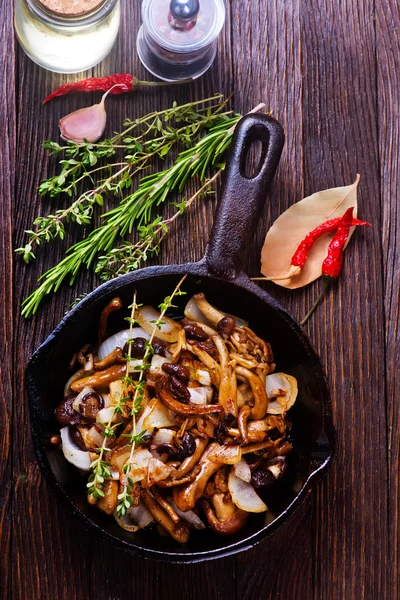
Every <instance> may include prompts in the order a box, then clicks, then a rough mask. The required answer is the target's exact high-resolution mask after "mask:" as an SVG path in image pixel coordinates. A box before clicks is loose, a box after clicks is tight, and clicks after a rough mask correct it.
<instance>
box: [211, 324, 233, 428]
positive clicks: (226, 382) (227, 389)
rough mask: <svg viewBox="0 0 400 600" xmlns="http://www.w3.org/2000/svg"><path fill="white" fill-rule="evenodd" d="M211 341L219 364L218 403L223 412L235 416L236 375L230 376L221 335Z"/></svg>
mask: <svg viewBox="0 0 400 600" xmlns="http://www.w3.org/2000/svg"><path fill="white" fill-rule="evenodd" d="M213 341H214V343H215V345H216V347H217V350H218V353H219V358H220V365H221V380H220V384H219V393H218V403H219V404H220V405H221V406H222V407H223V409H224V411H225V414H227V415H232V416H234V417H237V414H238V408H237V398H236V377H233V376H232V375H233V372H232V367H231V366H230V364H229V354H228V349H227V347H226V344H225V342H224V340H223V339H222V338H221V336H219V335H215V336H214V337H213Z"/></svg>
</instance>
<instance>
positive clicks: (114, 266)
mask: <svg viewBox="0 0 400 600" xmlns="http://www.w3.org/2000/svg"><path fill="white" fill-rule="evenodd" d="M221 173H222V170H221V169H220V170H219V171H217V172H216V173H215V175H213V177H211V178H210V179H208V180H207V181H206V182H205V183H204V185H202V186H201V188H200V189H199V190H197V192H196V193H195V194H193V196H191V198H189V199H188V200H183V201H182V202H180V203H179V204H178V203H174V205H175V206H176V207H177V208H178V210H177V211H176V212H175V213H174V214H173V215H172V217H170V218H168V219H162V217H160V216H158V217H157V218H156V219H154V221H153V222H152V223H149V224H148V225H141V226H139V227H138V231H139V241H138V242H136V243H133V242H130V241H126V242H123V243H122V244H120V245H119V246H118V247H117V248H112V249H111V250H110V251H109V252H108V253H107V254H105V255H104V256H100V258H99V260H98V262H97V265H96V268H95V272H96V273H97V274H98V275H99V276H100V279H101V280H102V281H108V280H109V279H113V278H114V277H119V276H120V275H125V274H126V273H130V272H131V271H135V270H136V269H139V268H140V267H141V266H142V265H143V263H145V262H146V261H147V260H148V258H150V257H152V256H157V255H158V254H159V252H160V246H161V242H162V241H163V239H164V238H165V237H166V236H167V235H168V232H169V228H170V226H171V225H172V223H173V222H174V221H176V220H177V219H178V218H179V217H181V216H182V215H183V213H184V212H185V211H186V210H187V209H188V208H189V207H190V206H191V205H192V204H193V203H194V202H195V201H196V200H197V199H198V198H199V197H202V196H203V197H204V196H207V195H208V194H210V193H212V191H211V190H210V186H211V184H212V183H214V181H216V180H217V179H218V177H219V176H220V175H221Z"/></svg>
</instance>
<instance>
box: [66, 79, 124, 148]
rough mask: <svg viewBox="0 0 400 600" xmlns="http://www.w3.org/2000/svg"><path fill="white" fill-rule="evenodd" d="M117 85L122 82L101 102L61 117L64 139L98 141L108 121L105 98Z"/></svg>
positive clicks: (78, 141) (79, 141) (68, 140)
mask: <svg viewBox="0 0 400 600" xmlns="http://www.w3.org/2000/svg"><path fill="white" fill-rule="evenodd" d="M115 87H120V84H118V85H114V86H113V87H112V88H111V89H109V90H108V91H107V92H106V93H105V94H104V95H103V97H102V99H101V101H100V103H99V104H94V105H93V106H87V107H86V108H80V109H79V110H75V111H74V112H72V113H70V114H69V115H66V116H65V117H63V118H62V119H60V122H59V123H58V126H59V128H60V133H61V137H62V139H63V140H65V141H67V142H76V143H77V144H82V143H83V142H84V141H85V140H86V141H88V142H91V143H94V142H97V141H98V140H99V139H100V138H101V136H102V135H103V133H104V130H105V128H106V123H107V113H106V109H105V100H106V98H107V96H108V94H109V93H110V92H111V90H112V89H114V88H115Z"/></svg>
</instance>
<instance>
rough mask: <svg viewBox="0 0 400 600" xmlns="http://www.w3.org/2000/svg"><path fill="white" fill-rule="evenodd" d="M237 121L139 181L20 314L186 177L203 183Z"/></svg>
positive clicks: (147, 214)
mask: <svg viewBox="0 0 400 600" xmlns="http://www.w3.org/2000/svg"><path fill="white" fill-rule="evenodd" d="M239 119H240V115H235V116H234V117H231V118H228V117H224V118H221V122H220V123H218V124H217V125H214V126H213V127H212V128H211V129H210V130H209V131H208V133H207V134H206V135H205V136H204V137H202V138H201V139H200V140H199V141H198V142H197V143H196V144H195V145H194V146H193V147H192V148H190V149H188V150H185V151H183V152H181V153H180V154H179V155H178V157H177V159H176V161H175V163H174V165H173V166H172V167H170V168H168V169H165V170H164V171H161V172H159V173H153V174H152V175H148V176H146V177H144V178H142V180H141V181H140V184H139V186H138V188H137V189H136V190H135V191H134V192H133V193H132V194H130V195H129V196H127V197H125V198H124V199H123V200H122V201H121V203H120V204H119V205H118V206H116V207H115V208H114V209H112V210H111V211H109V212H108V213H106V214H105V215H103V223H102V225H101V226H100V227H98V228H97V229H95V230H94V231H92V233H91V234H90V235H89V236H88V237H87V238H86V239H84V240H82V241H80V242H78V243H77V244H74V245H73V246H71V247H70V248H69V250H68V251H67V254H66V256H65V258H64V259H63V260H62V261H61V262H60V263H58V264H57V265H55V266H54V267H53V268H51V269H50V270H49V271H47V272H46V273H44V274H43V275H42V276H41V277H40V278H39V282H40V285H39V287H38V288H37V289H36V290H35V291H34V292H33V293H32V294H31V295H30V296H29V297H28V298H26V300H25V301H24V302H23V311H22V314H23V315H24V316H25V317H28V316H31V315H32V314H34V313H35V312H36V310H37V308H38V306H39V304H40V302H41V301H42V300H43V298H44V297H45V296H46V295H47V294H49V293H51V292H56V291H57V290H58V289H59V287H60V285H61V284H62V282H63V281H64V279H66V278H67V277H69V281H70V285H72V284H73V282H74V281H75V279H76V276H77V274H78V272H79V270H80V269H81V267H82V266H86V267H90V266H91V265H92V263H93V261H94V260H95V258H96V256H97V255H98V254H99V253H100V252H103V253H107V252H109V251H110V250H111V249H112V247H113V244H114V242H115V239H116V238H117V236H118V235H120V236H121V237H124V236H125V235H127V234H131V233H132V231H133V228H134V227H135V226H138V225H141V224H147V223H149V221H150V219H151V212H152V209H153V208H154V206H159V205H160V204H162V203H163V202H165V201H166V199H167V197H168V195H169V193H171V192H172V191H178V192H181V191H182V190H183V188H184V186H185V184H186V182H187V180H188V179H189V178H190V177H193V176H194V175H199V176H200V179H201V180H204V179H205V176H206V172H207V169H208V168H210V167H214V168H215V167H217V168H220V167H221V162H222V160H223V157H224V153H225V151H226V149H227V147H228V146H229V144H230V142H231V139H232V135H233V131H234V128H235V125H236V123H237V122H238V120H239Z"/></svg>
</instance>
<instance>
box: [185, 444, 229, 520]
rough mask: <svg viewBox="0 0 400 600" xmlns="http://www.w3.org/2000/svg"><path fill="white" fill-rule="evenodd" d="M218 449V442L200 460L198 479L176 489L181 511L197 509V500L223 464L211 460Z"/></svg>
mask: <svg viewBox="0 0 400 600" xmlns="http://www.w3.org/2000/svg"><path fill="white" fill-rule="evenodd" d="M218 448H219V444H217V442H213V443H212V444H210V445H209V446H208V448H206V450H205V451H204V453H203V455H202V457H201V458H200V461H199V467H200V469H199V472H198V474H197V476H196V478H195V479H194V480H193V481H192V482H190V483H188V484H186V485H184V486H181V487H179V488H177V487H175V488H174V502H175V504H176V506H177V507H178V508H179V510H183V511H187V510H192V509H193V508H194V507H195V505H196V502H197V500H198V499H199V498H200V497H201V496H202V495H203V492H204V490H205V487H206V485H207V482H208V480H209V479H210V477H211V475H213V474H214V473H215V472H216V471H218V469H219V468H220V466H221V465H222V464H223V462H222V461H221V460H220V461H218V459H216V460H212V459H211V458H210V455H212V454H213V453H215V452H216V451H217V450H218Z"/></svg>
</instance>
